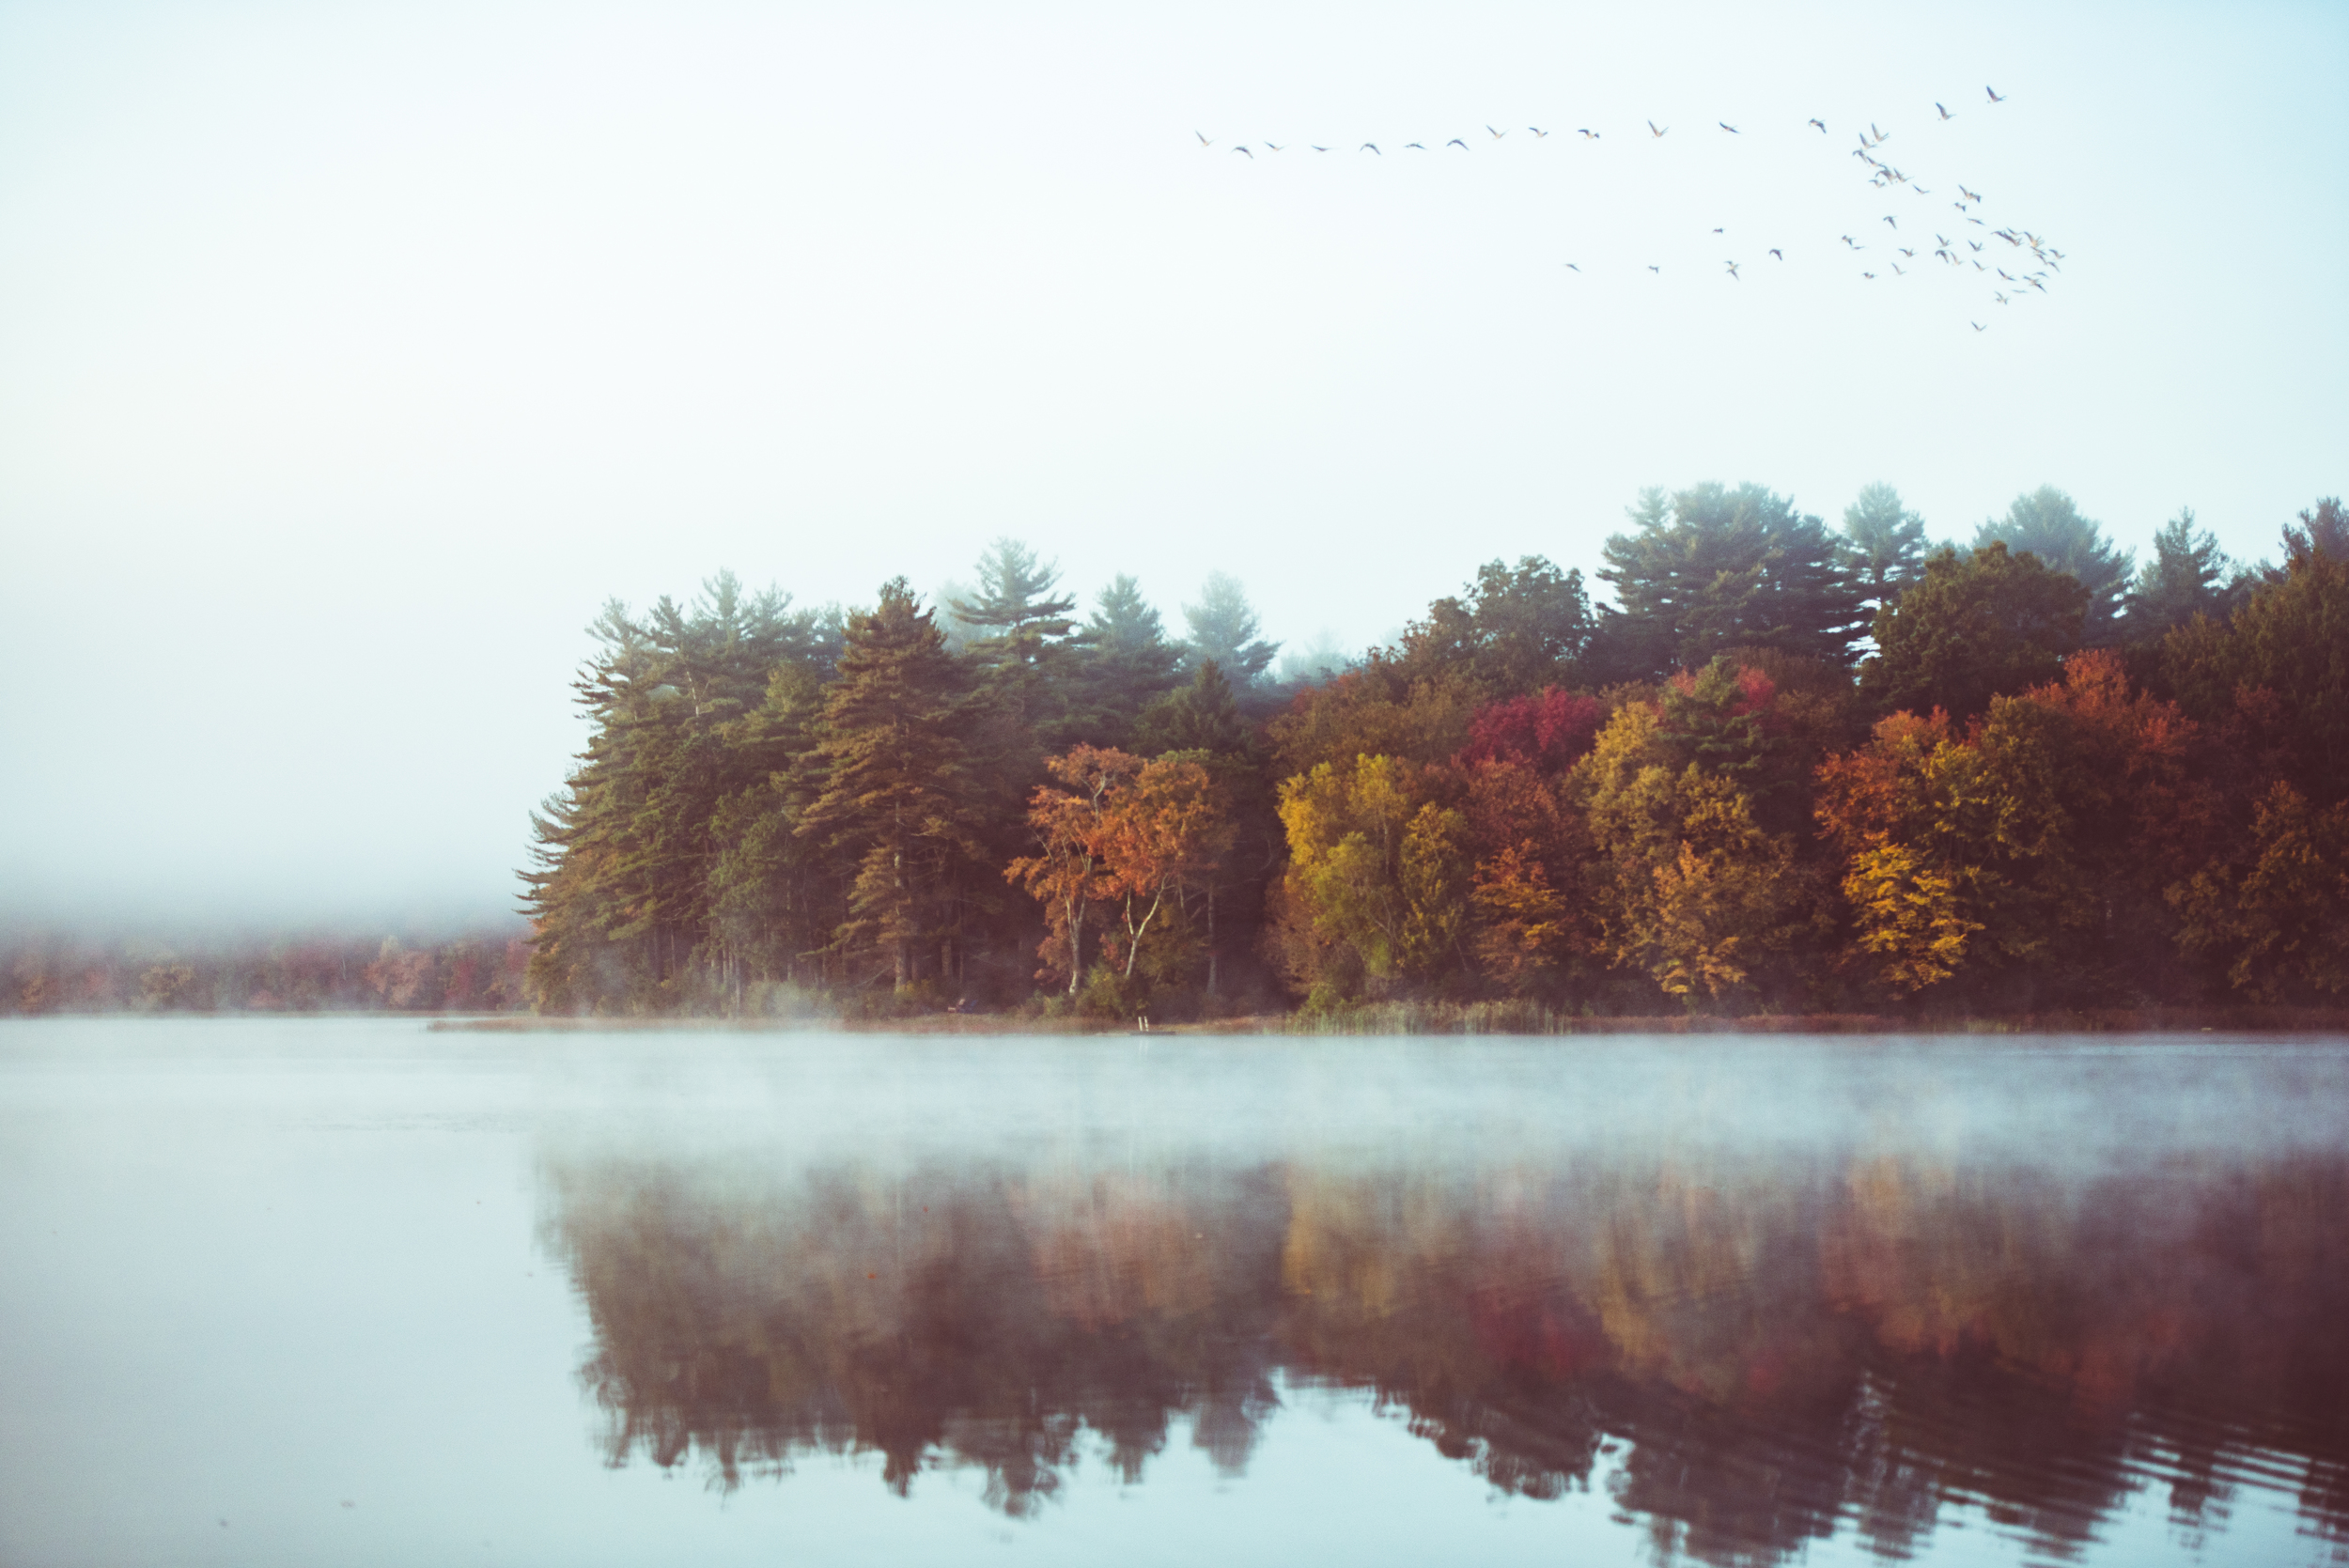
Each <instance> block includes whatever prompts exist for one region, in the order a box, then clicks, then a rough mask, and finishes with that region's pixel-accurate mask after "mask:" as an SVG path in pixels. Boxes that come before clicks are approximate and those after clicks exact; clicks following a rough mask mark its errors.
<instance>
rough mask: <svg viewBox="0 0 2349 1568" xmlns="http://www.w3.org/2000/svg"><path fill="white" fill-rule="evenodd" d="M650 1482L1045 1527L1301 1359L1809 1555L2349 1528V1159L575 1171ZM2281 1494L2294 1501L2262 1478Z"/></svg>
mask: <svg viewBox="0 0 2349 1568" xmlns="http://www.w3.org/2000/svg"><path fill="white" fill-rule="evenodd" d="M546 1183H547V1192H548V1196H549V1200H550V1201H549V1207H548V1215H549V1220H548V1223H549V1234H550V1236H551V1238H552V1240H553V1242H554V1244H555V1245H556V1246H557V1247H558V1248H559V1249H560V1250H562V1251H563V1252H564V1253H565V1254H566V1255H567V1256H568V1260H569V1262H570V1265H571V1267H572V1269H573V1271H574V1274H575V1278H576V1279H577V1281H578V1282H579V1284H580V1286H581V1288H582V1290H583V1295H584V1298H585V1300H586V1303H587V1305H588V1308H589V1311H590V1312H591V1314H592V1317H593V1321H594V1325H595V1335H596V1340H595V1349H594V1353H593V1356H592V1358H591V1360H590V1361H589V1363H588V1365H587V1367H586V1369H585V1376H586V1378H587V1380H588V1382H589V1384H590V1386H591V1387H592V1389H593V1390H594V1392H595V1394H596V1396H597V1398H598V1400H599V1403H600V1405H601V1406H602V1407H603V1409H604V1410H605V1411H606V1412H607V1415H608V1418H609V1421H610V1430H609V1433H608V1443H609V1454H610V1457H611V1459H612V1461H613V1462H614V1463H615V1464H620V1463H626V1462H627V1461H628V1460H629V1459H630V1457H631V1456H639V1455H641V1456H643V1457H646V1458H649V1459H651V1460H652V1461H654V1462H655V1463H657V1464H660V1465H663V1466H673V1465H677V1464H680V1463H684V1462H686V1461H687V1460H688V1459H689V1457H690V1456H692V1454H693V1453H695V1452H699V1454H700V1455H701V1456H702V1457H703V1460H704V1461H705V1462H706V1463H708V1465H709V1466H710V1467H711V1468H712V1471H713V1473H714V1475H715V1476H716V1477H717V1478H718V1480H719V1481H720V1483H722V1484H723V1485H727V1486H732V1485H735V1484H738V1483H739V1481H740V1479H741V1477H742V1476H743V1475H744V1474H745V1473H746V1472H751V1473H755V1472H758V1471H762V1470H770V1469H782V1468H786V1467H788V1465H789V1463H790V1461H791V1460H792V1458H793V1456H794V1455H795V1454H798V1453H801V1452H811V1451H819V1450H820V1451H832V1452H848V1451H860V1452H862V1451H871V1452H879V1454H880V1456H881V1458H882V1461H883V1473H884V1475H885V1477H886V1479H887V1482H888V1483H889V1484H890V1485H891V1486H892V1487H894V1488H895V1489H897V1490H898V1491H899V1492H903V1491H905V1490H906V1489H907V1488H908V1487H909V1486H910V1484H911V1483H912V1482H913V1479H914V1477H915V1476H916V1475H917V1474H918V1473H919V1471H920V1470H921V1469H922V1468H923V1467H925V1465H935V1464H940V1463H966V1464H972V1465H977V1466H981V1467H984V1468H985V1471H986V1473H987V1476H988V1496H989V1499H990V1501H992V1502H993V1503H994V1504H995V1505H996V1506H998V1507H1000V1508H1002V1509H1003V1510H1004V1511H1005V1512H1007V1513H1009V1514H1024V1513H1026V1512H1028V1511H1030V1510H1031V1509H1033V1508H1034V1506H1035V1504H1036V1502H1037V1501H1038V1499H1040V1498H1044V1497H1046V1496H1049V1495H1050V1493H1051V1492H1052V1491H1053V1490H1054V1489H1055V1488H1056V1487H1057V1486H1058V1485H1059V1484H1060V1482H1061V1478H1062V1477H1063V1475H1064V1474H1065V1473H1066V1471H1067V1470H1068V1468H1069V1467H1070V1466H1071V1465H1072V1464H1073V1463H1074V1462H1075V1458H1076V1455H1077V1453H1078V1452H1079V1444H1080V1439H1081V1436H1082V1435H1083V1434H1084V1433H1086V1432H1088V1431H1089V1432H1091V1433H1092V1434H1094V1435H1095V1436H1093V1437H1092V1438H1089V1439H1085V1441H1086V1442H1087V1443H1088V1444H1093V1443H1097V1444H1099V1445H1102V1446H1104V1447H1105V1448H1106V1450H1107V1452H1108V1454H1109V1457H1110V1460H1111V1462H1112V1463H1113V1464H1114V1465H1115V1466H1116V1467H1118V1468H1119V1470H1120V1471H1121V1472H1122V1473H1123V1474H1124V1475H1125V1476H1126V1477H1127V1478H1128V1480H1139V1479H1140V1478H1141V1477H1142V1476H1143V1471H1144V1467H1145V1463H1146V1461H1147V1460H1148V1459H1149V1458H1150V1456H1151V1455H1153V1454H1156V1453H1158V1452H1160V1451H1161V1450H1163V1449H1164V1448H1165V1446H1166V1445H1167V1443H1168V1442H1169V1440H1170V1436H1171V1435H1172V1434H1173V1432H1174V1431H1175V1429H1176V1427H1177V1425H1178V1424H1182V1425H1186V1426H1187V1427H1188V1430H1189V1432H1190V1440H1191V1441H1192V1442H1194V1443H1196V1444H1197V1445H1199V1446H1200V1447H1202V1448H1204V1449H1205V1450H1206V1452H1207V1453H1208V1454H1209V1455H1210V1456H1211V1457H1212V1459H1213V1460H1214V1462H1215V1463H1216V1464H1217V1465H1219V1466H1221V1467H1224V1468H1225V1469H1227V1470H1234V1471H1237V1469H1239V1468H1240V1467H1243V1466H1244V1465H1245V1464H1246V1462H1247V1459H1248V1456H1249V1453H1250V1452H1251V1449H1252V1445H1253V1443H1254V1442H1255V1439H1256V1436H1257V1433H1258V1430H1259V1428H1260V1427H1261V1425H1262V1423H1263V1422H1264V1421H1265V1420H1266V1419H1267V1417H1268V1414H1269V1413H1270V1412H1271V1410H1272V1409H1273V1408H1274V1406H1275V1404H1276V1396H1275V1391H1274V1390H1275V1381H1274V1374H1276V1373H1279V1374H1283V1375H1284V1376H1285V1377H1286V1378H1288V1379H1289V1380H1291V1381H1293V1382H1294V1381H1299V1380H1304V1381H1312V1382H1319V1383H1326V1384H1334V1385H1340V1386H1345V1387H1353V1388H1361V1389H1369V1390H1372V1391H1373V1392H1374V1394H1375V1396H1376V1397H1377V1400H1378V1401H1379V1402H1380V1403H1381V1404H1382V1405H1384V1406H1386V1407H1388V1408H1390V1409H1392V1410H1393V1411H1395V1412H1396V1413H1398V1414H1399V1415H1401V1416H1403V1417H1404V1418H1405V1419H1407V1420H1408V1422H1409V1424H1410V1428H1411V1430H1412V1431H1413V1432H1415V1433H1417V1434H1418V1435H1420V1436H1423V1437H1424V1438H1425V1439H1427V1440H1428V1441H1429V1442H1430V1443H1431V1444H1432V1445H1433V1446H1434V1447H1435V1448H1436V1449H1437V1450H1438V1451H1439V1452H1442V1453H1443V1454H1445V1455H1447V1456H1449V1457H1451V1458H1453V1459H1455V1460H1458V1461H1460V1462H1463V1463H1465V1464H1468V1465H1470V1466H1472V1467H1474V1468H1475V1469H1476V1471H1477V1472H1478V1473H1480V1474H1482V1475H1483V1476H1485V1477H1486V1478H1487V1479H1488V1480H1489V1481H1490V1482H1491V1483H1493V1484H1494V1485H1495V1486H1498V1487H1501V1488H1504V1489H1506V1490H1508V1491H1511V1492H1514V1493H1518V1494H1522V1495H1524V1496H1528V1497H1532V1498H1553V1497H1557V1496H1560V1495H1562V1494H1563V1493H1564V1492H1566V1491H1568V1490H1570V1489H1573V1488H1578V1487H1583V1486H1587V1485H1589V1484H1591V1483H1592V1481H1593V1478H1594V1476H1595V1475H1596V1474H1598V1473H1599V1468H1600V1460H1599V1455H1600V1452H1601V1448H1602V1444H1605V1445H1609V1446H1610V1451H1611V1449H1612V1447H1613V1445H1617V1444H1620V1445H1624V1446H1623V1449H1622V1452H1621V1453H1620V1456H1619V1459H1620V1462H1619V1463H1610V1465H1609V1466H1608V1467H1607V1476H1608V1483H1609V1484H1610V1485H1611V1486H1612V1488H1613V1490H1614V1496H1615V1499H1616V1501H1617V1502H1618V1503H1619V1504H1620V1505H1621V1506H1622V1507H1623V1508H1624V1509H1626V1510H1627V1511H1629V1512H1630V1513H1632V1514H1635V1515H1637V1516H1638V1517H1640V1518H1641V1520H1642V1521H1643V1523H1644V1524H1645V1526H1646V1528H1648V1529H1650V1530H1651V1531H1653V1532H1654V1534H1655V1536H1656V1539H1657V1544H1658V1545H1659V1546H1661V1547H1663V1548H1664V1549H1666V1550H1667V1551H1668V1552H1672V1553H1677V1554H1685V1555H1687V1556H1689V1557H1693V1558H1696V1559H1700V1560H1707V1561H1723V1562H1726V1561H1770V1560H1778V1559H1780V1558H1781V1557H1783V1556H1786V1555H1789V1554H1792V1553H1794V1552H1796V1551H1797V1550H1798V1549H1799V1548H1800V1547H1801V1546H1802V1545H1803V1544H1804V1543H1806V1542H1807V1541H1810V1540H1812V1539H1816V1538H1819V1537H1823V1536H1827V1535H1829V1534H1831V1533H1834V1532H1835V1531H1836V1530H1838V1529H1845V1528H1848V1529H1857V1530H1859V1531H1860V1532H1861V1533H1862V1534H1863V1536H1864V1537H1865V1538H1866V1539H1867V1540H1868V1541H1869V1542H1870V1543H1871V1544H1872V1545H1875V1547H1876V1548H1877V1549H1878V1550H1880V1551H1884V1552H1886V1553H1889V1554H1905V1553H1906V1552H1907V1551H1909V1550H1911V1549H1913V1548H1916V1547H1918V1546H1921V1545H1922V1544H1923V1543H1924V1541H1925V1540H1926V1538H1928V1537H1929V1536H1930V1535H1931V1533H1932V1532H1933V1530H1934V1529H1935V1528H1936V1525H1937V1521H1938V1520H1939V1519H1940V1518H1941V1516H1942V1514H1944V1512H1945V1511H1946V1510H1947V1509H1948V1508H1949V1507H1950V1506H1951V1504H1952V1500H1956V1499H1962V1500H1964V1501H1966V1502H1969V1503H1973V1504H1978V1505H1980V1506H1982V1507H1983V1508H1984V1509H1985V1510H1986V1511H1987V1512H1988V1514H1990V1516H1991V1517H1992V1518H1993V1519H1994V1520H1996V1521H1998V1522H1999V1523H2000V1524H2001V1525H2003V1526H2005V1527H2007V1528H2010V1529H2015V1530H2017V1531H2019V1532H2023V1533H2027V1534H2029V1535H2030V1536H2031V1537H2033V1538H2034V1539H2035V1540H2036V1541H2037V1542H2038V1543H2039V1544H2040V1545H2042V1546H2043V1547H2044V1548H2046V1549H2050V1550H2056V1551H2062V1550H2067V1549H2074V1548H2077V1547H2078V1546H2079V1545H2083V1544H2084V1543H2086V1542H2087V1541H2088V1540H2089V1539H2090V1538H2091V1536H2092V1532H2093V1531H2094V1530H2095V1529H2096V1528H2097V1526H2098V1524H2099V1522H2100V1521H2102V1520H2104V1519H2106V1518H2108V1517H2109V1515H2110V1514H2111V1513H2112V1512H2113V1510H2114V1509H2115V1508H2116V1507H2117V1506H2118V1505H2119V1504H2120V1503H2121V1502H2122V1501H2123V1499H2124V1498H2127V1497H2128V1496H2129V1495H2131V1494H2132V1493H2134V1492H2135V1491H2137V1490H2139V1488H2141V1487H2144V1486H2147V1485H2157V1486H2166V1487H2167V1490H2168V1497H2167V1502H2168V1505H2169V1508H2170V1514H2171V1516H2172V1519H2173V1522H2174V1523H2176V1524H2177V1525H2178V1526H2180V1527H2182V1528H2185V1529H2199V1530H2205V1531H2214V1532H2215V1531H2217V1530H2220V1529H2223V1528H2224V1523H2225V1518H2226V1514H2227V1511H2228V1508H2229V1506H2230V1499H2231V1498H2233V1497H2234V1496H2235V1495H2236V1494H2237V1493H2238V1492H2239V1491H2240V1490H2241V1489H2242V1488H2243V1487H2244V1486H2246V1485H2247V1484H2268V1485H2276V1486H2280V1487H2283V1488H2284V1489H2285V1490H2287V1491H2292V1490H2295V1489H2296V1494H2297V1504H2298V1506H2299V1508H2300V1509H2301V1511H2302V1513H2303V1515H2304V1519H2305V1522H2306V1524H2307V1526H2308V1527H2309V1528H2310V1529H2314V1530H2315V1531H2317V1532H2318V1533H2320V1534H2322V1535H2325V1536H2327V1537H2329V1538H2330V1539H2332V1540H2333V1541H2335V1542H2336V1543H2342V1542H2349V1468H2345V1467H2344V1458H2349V1415H2345V1414H2344V1412H2349V1347H2345V1346H2344V1344H2343V1341H2342V1336H2341V1333H2340V1330H2339V1326H2340V1325H2341V1323H2343V1322H2349V1257H2345V1256H2344V1253H2343V1250H2342V1243H2343V1242H2344V1241H2345V1240H2349V1234H2344V1233H2345V1232H2349V1219H2344V1218H2343V1217H2344V1215H2349V1206H2345V1205H2344V1200H2345V1199H2349V1165H2344V1164H2343V1163H2342V1162H2339V1161H2331V1160H2325V1161H2318V1160H2301V1161H2296V1162H2291V1163H2283V1164H2274V1165H2266V1166H2258V1167H2250V1166H2223V1167H2217V1166H2214V1167H2210V1168H2196V1167H2191V1166H2186V1167H2171V1168H2168V1169H2162V1170H2157V1171H2156V1170H2148V1171H2139V1172H2131V1173H2128V1174H2126V1175H2115V1176H2111V1177H2108V1178H2105V1179H2100V1180H2094V1181H2085V1182H2071V1183H2065V1182H2058V1181H2055V1180H2052V1179H2049V1178H2046V1177H2044V1176H2040V1177H2034V1176H2032V1175H2030V1174H2029V1173H2027V1172H2013V1171H2008V1172H1971V1173H1969V1172H1964V1171H1947V1170H1937V1169H1935V1168H1933V1167H1930V1166H1927V1165H1923V1164H1920V1163H1917V1162H1914V1161H1909V1160H1901V1159H1859V1160H1854V1161H1849V1162H1843V1163H1828V1162H1818V1163H1813V1164H1811V1165H1808V1166H1805V1167H1804V1168H1801V1169H1797V1170H1791V1171H1790V1170H1788V1169H1786V1168H1785V1167H1783V1166H1775V1167H1773V1168H1772V1169H1770V1170H1768V1171H1766V1172H1765V1171H1759V1170H1756V1171H1739V1170H1734V1169H1704V1168H1699V1167H1696V1166H1679V1165H1671V1164H1657V1163H1650V1164H1647V1165H1645V1166H1644V1167H1638V1168H1633V1167H1626V1166H1624V1165H1621V1164H1604V1163H1598V1162H1592V1163H1588V1164H1582V1165H1570V1166H1566V1167H1563V1168H1536V1167H1532V1166H1520V1167H1511V1168H1502V1169H1488V1170H1484V1171H1480V1172H1474V1173H1473V1174H1465V1173H1464V1174H1457V1175H1452V1176H1444V1175H1425V1174H1417V1173H1414V1174H1409V1175H1406V1174H1403V1173H1400V1172H1375V1171H1372V1172H1365V1171H1360V1170H1351V1171H1349V1170H1334V1169H1332V1170H1321V1169H1315V1168H1314V1167H1312V1166H1309V1165H1302V1164H1294V1163H1292V1164H1285V1165H1266V1166H1262V1167H1258V1168H1254V1169H1246V1170H1228V1169H1214V1168H1207V1167H1204V1166H1203V1167H1198V1168H1190V1169H1175V1170H1170V1171H1160V1172H1141V1173H1136V1172H1130V1171H1123V1172H1117V1173H1098V1172H1074V1171H1044V1172H1037V1171H1019V1170H1009V1169H1000V1168H999V1169H986V1170H971V1169H946V1168H938V1169H931V1170H926V1171H920V1172H914V1173H912V1174H910V1175H904V1176H894V1177H884V1176H882V1175H880V1174H878V1173H876V1172H871V1171H866V1170H861V1169H858V1168H855V1167H850V1166H842V1167H836V1168H832V1169H824V1170H817V1171H814V1172H795V1173H792V1174H790V1175H788V1176H787V1177H786V1176H775V1175H772V1174H762V1173H760V1172H754V1171H753V1170H751V1169H750V1168H747V1167H727V1168H717V1167H710V1166H698V1165H692V1164H685V1163H659V1162H652V1163H640V1164H626V1163H616V1162H594V1161H574V1162H559V1161H558V1162H555V1163H552V1164H551V1165H550V1166H549V1167H548V1169H547V1172H546ZM2262 1478H2263V1479H2262Z"/></svg>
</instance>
